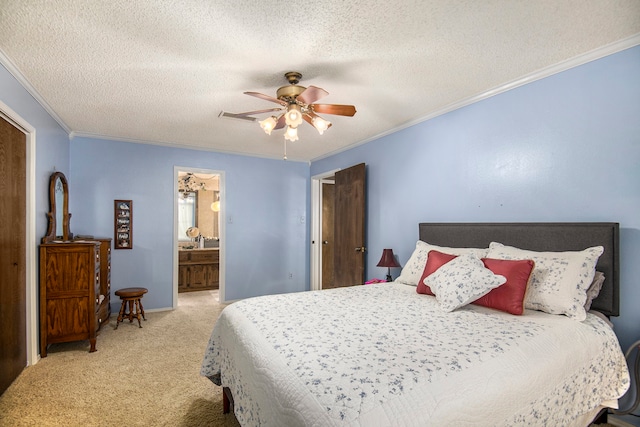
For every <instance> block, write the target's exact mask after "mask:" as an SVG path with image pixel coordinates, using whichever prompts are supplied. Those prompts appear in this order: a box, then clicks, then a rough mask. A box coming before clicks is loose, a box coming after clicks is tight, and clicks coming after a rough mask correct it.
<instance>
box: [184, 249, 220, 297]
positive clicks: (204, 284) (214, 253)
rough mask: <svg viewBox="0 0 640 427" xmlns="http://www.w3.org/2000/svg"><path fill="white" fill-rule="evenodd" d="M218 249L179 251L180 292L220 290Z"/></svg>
mask: <svg viewBox="0 0 640 427" xmlns="http://www.w3.org/2000/svg"><path fill="white" fill-rule="evenodd" d="M219 254H220V252H219V250H218V249H193V250H189V249H185V250H179V251H178V292H189V291H204V290H209V289H218V287H219V283H220V281H219V280H220V279H219V277H220V255H219Z"/></svg>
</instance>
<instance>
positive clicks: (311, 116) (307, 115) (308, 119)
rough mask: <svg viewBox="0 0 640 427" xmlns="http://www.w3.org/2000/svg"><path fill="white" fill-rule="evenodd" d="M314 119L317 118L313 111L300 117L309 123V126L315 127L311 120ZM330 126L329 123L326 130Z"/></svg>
mask: <svg viewBox="0 0 640 427" xmlns="http://www.w3.org/2000/svg"><path fill="white" fill-rule="evenodd" d="M316 117H319V116H318V115H317V114H314V113H313V111H307V112H306V113H305V114H303V115H302V118H303V119H304V121H305V122H307V123H309V124H310V125H311V126H313V127H315V126H314V125H313V119H315V118H316ZM331 126H332V124H331V122H329V126H327V129H329V128H330V127H331Z"/></svg>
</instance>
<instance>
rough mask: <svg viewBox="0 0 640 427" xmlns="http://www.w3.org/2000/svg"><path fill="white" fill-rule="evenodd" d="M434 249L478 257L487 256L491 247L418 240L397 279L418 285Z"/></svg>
mask: <svg viewBox="0 0 640 427" xmlns="http://www.w3.org/2000/svg"><path fill="white" fill-rule="evenodd" d="M433 250H436V251H440V252H443V253H446V254H450V255H465V254H470V253H471V254H475V255H477V256H478V258H482V257H484V256H486V255H487V252H489V248H484V249H479V248H449V247H446V246H436V245H431V244H429V243H426V242H423V241H422V240H418V241H417V242H416V248H415V250H414V251H413V254H411V257H410V258H409V260H408V261H407V263H406V264H405V265H404V267H403V269H402V272H401V273H400V276H399V277H398V278H397V279H396V280H395V281H396V282H400V283H404V284H407V285H412V286H418V283H419V282H420V277H421V276H422V272H423V271H424V267H425V266H426V265H427V256H428V254H429V251H433Z"/></svg>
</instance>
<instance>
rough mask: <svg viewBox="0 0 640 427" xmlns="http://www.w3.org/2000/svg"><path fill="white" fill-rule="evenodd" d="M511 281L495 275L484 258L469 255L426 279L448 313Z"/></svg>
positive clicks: (461, 257) (425, 281) (452, 262)
mask: <svg viewBox="0 0 640 427" xmlns="http://www.w3.org/2000/svg"><path fill="white" fill-rule="evenodd" d="M506 281H507V278H506V277H504V276H501V275H498V274H493V272H492V271H491V270H489V269H488V268H486V267H485V266H484V264H483V263H482V261H481V260H480V258H478V257H477V256H475V255H474V254H466V255H461V256H459V257H457V258H456V259H453V260H451V261H449V262H448V263H446V264H445V265H443V266H442V267H440V268H439V269H437V270H436V271H435V273H433V274H431V275H429V276H428V277H427V278H425V279H424V284H425V285H427V286H429V287H430V288H431V289H432V290H433V292H434V293H435V294H436V299H437V300H438V303H439V304H440V308H442V309H443V310H444V311H446V312H450V311H453V310H455V309H457V308H459V307H462V306H465V305H467V304H469V303H470V302H472V301H475V300H477V299H478V298H480V297H481V296H483V295H486V294H488V293H489V292H490V291H491V290H492V289H494V288H497V287H498V286H500V285H502V284H504V283H505V282H506Z"/></svg>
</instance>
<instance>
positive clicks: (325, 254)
mask: <svg viewBox="0 0 640 427" xmlns="http://www.w3.org/2000/svg"><path fill="white" fill-rule="evenodd" d="M334 188H335V185H334V184H327V183H322V289H329V288H334V287H335V285H334V281H333V246H334V244H335V242H334V238H333V224H334V215H333V211H334V205H335V191H334Z"/></svg>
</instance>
